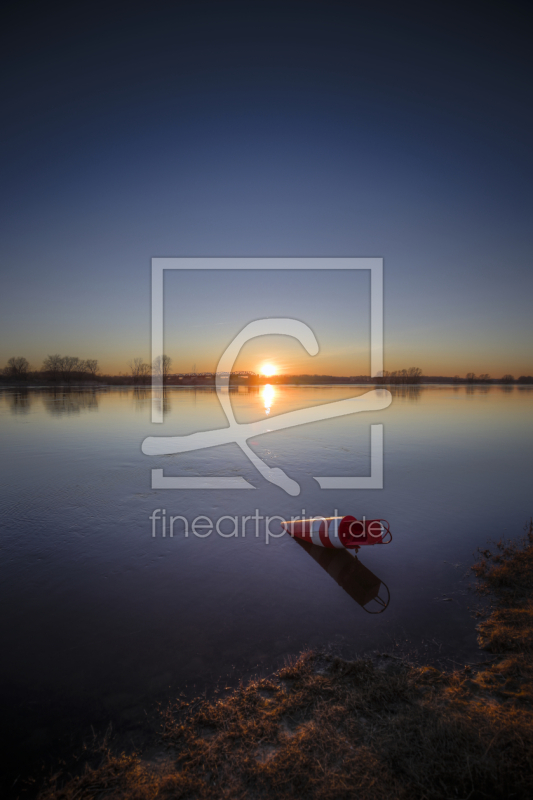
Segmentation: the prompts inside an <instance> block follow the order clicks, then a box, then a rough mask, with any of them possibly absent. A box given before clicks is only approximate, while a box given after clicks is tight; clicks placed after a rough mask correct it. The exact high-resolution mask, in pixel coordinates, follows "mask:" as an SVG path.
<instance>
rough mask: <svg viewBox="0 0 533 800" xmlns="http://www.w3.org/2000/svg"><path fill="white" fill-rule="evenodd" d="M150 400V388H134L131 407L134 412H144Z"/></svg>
mask: <svg viewBox="0 0 533 800" xmlns="http://www.w3.org/2000/svg"><path fill="white" fill-rule="evenodd" d="M151 400H152V390H151V389H150V387H148V386H147V387H146V388H140V387H139V386H136V387H135V388H134V390H133V407H134V409H135V411H146V408H147V407H148V406H149V405H150V402H151Z"/></svg>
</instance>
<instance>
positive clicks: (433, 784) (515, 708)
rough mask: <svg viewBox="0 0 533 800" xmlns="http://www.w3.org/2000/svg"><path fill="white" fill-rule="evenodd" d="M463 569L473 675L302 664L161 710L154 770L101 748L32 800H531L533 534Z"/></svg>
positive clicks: (326, 661) (396, 666) (393, 663)
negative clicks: (473, 614)
mask: <svg viewBox="0 0 533 800" xmlns="http://www.w3.org/2000/svg"><path fill="white" fill-rule="evenodd" d="M473 570H474V573H475V575H476V578H477V581H476V583H477V590H478V591H479V592H480V593H481V594H486V595H488V596H489V597H490V598H491V607H490V609H489V610H488V611H487V613H486V616H485V618H483V619H482V621H481V622H480V624H479V641H480V646H481V647H482V648H484V649H485V650H486V651H488V653H487V657H486V659H484V661H483V662H482V663H481V664H480V665H478V666H477V667H472V666H469V665H466V666H465V668H464V669H462V670H457V671H455V672H452V673H450V672H441V671H439V670H437V669H435V668H433V667H427V666H419V665H412V664H409V663H406V662H404V661H402V660H400V659H397V658H393V657H390V656H388V657H387V656H386V655H384V654H381V655H379V654H378V655H375V656H373V657H372V658H369V659H359V660H357V661H352V662H347V661H343V660H341V659H339V658H333V657H331V658H326V657H324V656H320V655H317V654H313V653H307V654H302V655H301V656H300V657H299V658H297V659H295V660H294V661H292V662H290V663H287V664H286V665H285V666H284V667H283V669H281V670H280V671H279V672H278V673H276V674H275V675H273V676H272V677H271V678H269V679H262V680H258V681H252V682H250V683H248V684H247V685H243V686H241V687H240V688H239V689H238V690H237V691H235V692H233V693H231V694H230V695H229V696H227V697H225V698H222V699H219V700H216V701H213V702H207V701H205V700H198V701H195V702H193V703H177V704H175V705H174V706H173V707H172V708H169V709H167V710H166V711H165V713H164V714H163V720H162V722H163V739H164V742H165V743H166V745H167V748H168V758H166V759H163V760H159V761H158V762H150V761H148V760H146V759H143V758H142V756H141V755H126V754H119V755H117V754H113V753H112V752H110V751H109V750H108V749H107V748H104V749H103V752H102V754H101V759H100V763H98V764H97V765H96V766H92V767H87V768H86V770H85V772H84V773H83V774H82V775H81V776H77V777H74V778H72V779H71V780H69V781H67V782H64V778H62V777H61V776H58V777H56V779H55V781H53V782H52V783H51V784H50V786H49V787H48V788H47V789H46V790H45V791H44V792H43V793H42V794H41V795H40V798H41V800H86V799H88V798H94V799H95V800H96V799H97V798H107V797H113V798H128V800H137V799H138V800H141V798H142V799H143V800H144V799H145V798H146V799H147V800H149V799H150V798H176V800H177V798H199V800H200V799H201V798H210V799H211V798H216V799H217V800H218V798H221V799H222V798H228V800H229V799H230V798H231V800H237V799H238V798H313V799H316V800H319V799H320V800H342V798H355V797H357V798H361V799H362V800H364V799H365V798H369V800H378V798H379V799H380V800H381V798H383V800H385V798H387V799H388V798H406V800H407V798H409V800H413V798H421V799H422V798H469V800H476V799H477V798H487V797H488V798H503V797H505V798H509V797H514V798H529V797H531V794H532V785H533V591H532V590H533V526H532V525H530V527H529V530H528V532H527V534H526V536H525V537H524V539H522V540H521V541H520V542H516V543H512V544H509V543H507V544H506V543H498V544H496V545H494V547H493V548H491V549H490V550H484V551H482V552H481V553H480V560H479V561H478V563H477V564H476V565H474V567H473ZM489 654H490V655H489Z"/></svg>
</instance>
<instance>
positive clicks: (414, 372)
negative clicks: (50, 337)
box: [1, 353, 533, 385]
mask: <svg viewBox="0 0 533 800" xmlns="http://www.w3.org/2000/svg"><path fill="white" fill-rule="evenodd" d="M171 366H172V359H171V358H170V356H167V355H164V356H162V357H158V358H156V359H155V360H154V361H153V363H152V364H148V363H147V362H145V360H144V359H143V358H139V357H138V358H133V359H132V360H131V361H129V362H128V374H127V375H123V374H122V373H121V374H119V375H102V374H101V370H100V366H99V364H98V360H97V359H96V358H88V359H81V358H78V356H62V355H59V354H58V353H56V354H54V355H49V356H47V357H46V358H45V359H44V361H43V364H42V367H41V368H40V369H37V370H32V368H31V366H30V364H29V362H28V360H27V359H26V358H24V356H12V357H11V358H10V359H8V362H7V364H6V366H5V367H4V369H3V370H2V371H1V376H2V378H3V379H4V380H5V379H7V380H11V381H16V382H17V383H18V382H21V381H27V380H29V379H32V380H46V381H50V382H52V383H59V382H61V383H67V384H70V383H73V382H80V383H82V382H86V381H91V382H102V383H110V382H112V383H133V384H149V383H150V382H151V380H152V376H156V377H158V378H159V379H160V381H161V383H163V384H167V383H169V381H170V380H171V379H174V378H175V377H176V376H174V375H172V374H171V372H170V369H171ZM193 377H195V376H193ZM439 377H440V378H441V379H442V380H444V381H446V382H448V381H449V382H453V383H466V384H479V383H503V384H507V385H509V384H514V383H517V384H533V376H531V375H521V376H520V377H519V378H518V379H517V380H515V378H514V376H513V375H511V374H510V373H506V374H505V375H503V377H502V378H499V379H493V378H491V376H490V375H489V374H488V373H486V372H484V373H482V374H480V375H476V374H475V373H474V372H468V373H467V374H466V377H465V378H462V377H461V376H459V375H455V376H454V377H453V378H442V376H439ZM250 378H251V380H250V381H249V383H250V384H251V383H252V382H254V380H253V377H252V376H250ZM255 378H256V379H260V378H261V376H255ZM328 378H329V379H331V381H332V382H338V381H342V380H349V381H350V382H351V383H355V382H362V383H378V384H406V385H407V384H409V385H411V384H419V383H421V382H422V380H425V381H426V382H431V380H432V379H431V378H427V377H424V376H423V375H422V370H421V369H420V367H409V368H408V369H400V370H395V371H393V372H389V371H387V370H383V373H382V375H381V376H380V377H377V378H371V377H370V376H369V375H356V376H351V377H350V378H346V379H344V378H339V377H338V376H331V375H277V376H272V377H270V378H268V379H267V380H268V381H269V382H270V383H272V382H274V383H280V382H291V383H292V382H296V383H302V382H305V381H307V382H311V383H313V382H324V381H326V380H327V379H328ZM213 379H214V376H211V380H213ZM206 380H207V379H206ZM255 382H257V380H256V381H255Z"/></svg>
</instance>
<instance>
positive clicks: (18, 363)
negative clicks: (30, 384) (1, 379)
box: [4, 356, 30, 380]
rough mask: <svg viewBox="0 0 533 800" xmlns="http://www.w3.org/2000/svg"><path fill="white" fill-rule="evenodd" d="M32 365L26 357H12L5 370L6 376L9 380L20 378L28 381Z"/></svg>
mask: <svg viewBox="0 0 533 800" xmlns="http://www.w3.org/2000/svg"><path fill="white" fill-rule="evenodd" d="M29 369H30V365H29V363H28V360H27V359H26V358H24V356H12V357H11V358H10V359H9V361H8V362H7V367H5V368H4V375H6V376H7V377H8V378H18V379H19V380H20V379H22V380H26V378H27V377H28V371H29Z"/></svg>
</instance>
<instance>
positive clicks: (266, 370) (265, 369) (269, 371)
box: [260, 364, 278, 378]
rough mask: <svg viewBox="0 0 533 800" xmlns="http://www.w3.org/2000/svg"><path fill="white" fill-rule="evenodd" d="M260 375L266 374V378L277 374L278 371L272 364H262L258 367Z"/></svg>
mask: <svg viewBox="0 0 533 800" xmlns="http://www.w3.org/2000/svg"><path fill="white" fill-rule="evenodd" d="M260 373H261V375H266V377H267V378H270V376H271V375H277V373H278V371H277V369H276V367H275V366H274V365H273V364H263V366H262V367H261V369H260Z"/></svg>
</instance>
